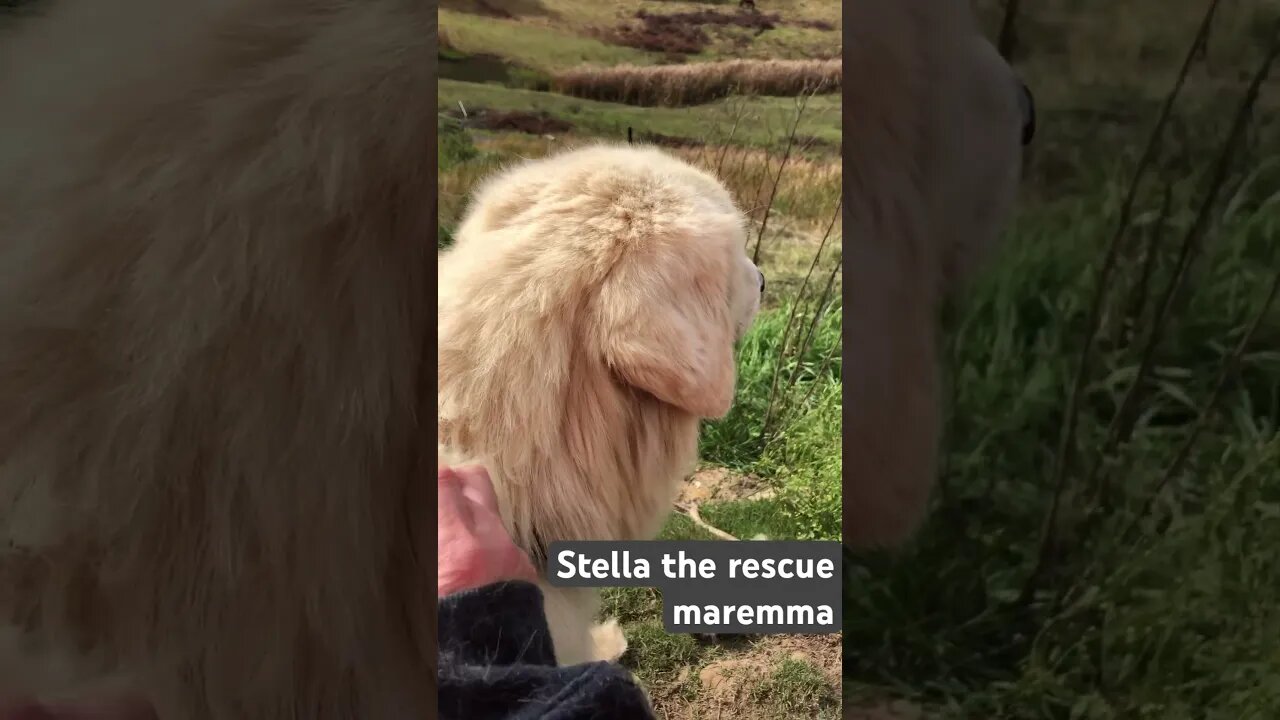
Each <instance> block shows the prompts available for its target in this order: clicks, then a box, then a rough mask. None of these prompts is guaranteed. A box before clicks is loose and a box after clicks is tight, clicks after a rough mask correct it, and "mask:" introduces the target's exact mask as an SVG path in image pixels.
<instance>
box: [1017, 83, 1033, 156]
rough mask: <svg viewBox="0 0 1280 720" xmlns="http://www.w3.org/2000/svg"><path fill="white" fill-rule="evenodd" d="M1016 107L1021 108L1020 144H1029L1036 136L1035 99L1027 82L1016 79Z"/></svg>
mask: <svg viewBox="0 0 1280 720" xmlns="http://www.w3.org/2000/svg"><path fill="white" fill-rule="evenodd" d="M1018 107H1020V108H1021V109H1022V144H1023V145H1024V146H1026V145H1030V144H1031V140H1032V139H1033V138H1035V136H1036V99H1035V97H1034V96H1033V95H1032V94H1031V88H1029V87H1027V84H1026V83H1024V82H1022V81H1021V80H1019V81H1018Z"/></svg>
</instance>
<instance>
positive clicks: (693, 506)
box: [675, 503, 738, 540]
mask: <svg viewBox="0 0 1280 720" xmlns="http://www.w3.org/2000/svg"><path fill="white" fill-rule="evenodd" d="M675 509H676V511H677V512H679V513H681V514H682V515H684V516H685V517H688V518H689V519H690V520H692V521H693V524H694V525H697V526H698V527H700V528H702V529H703V530H706V531H707V532H709V533H711V534H712V535H715V536H716V537H718V538H720V539H721V540H737V539H738V538H736V537H734V536H732V535H730V534H729V533H727V532H725V531H723V530H721V529H720V528H718V527H716V526H714V525H712V524H711V523H709V522H707V521H706V520H703V519H702V516H701V515H699V514H698V504H697V503H689V504H688V505H681V504H680V503H676V504H675Z"/></svg>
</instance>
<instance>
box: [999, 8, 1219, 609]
mask: <svg viewBox="0 0 1280 720" xmlns="http://www.w3.org/2000/svg"><path fill="white" fill-rule="evenodd" d="M1220 3H1221V0H1210V3H1209V7H1208V9H1207V10H1206V11H1205V15H1204V18H1203V20H1201V23H1200V28H1199V29H1198V30H1197V31H1196V36H1195V39H1194V40H1193V41H1192V44H1191V48H1190V49H1189V50H1188V51H1187V54H1186V57H1185V59H1184V60H1183V63H1182V68H1181V69H1180V70H1179V72H1178V76H1177V79H1176V80H1175V81H1174V83H1173V87H1172V88H1171V89H1170V90H1169V93H1168V95H1167V96H1166V97H1165V101H1164V105H1163V107H1161V109H1160V115H1159V117H1158V118H1157V120H1156V124H1155V126H1154V127H1153V128H1152V129H1151V135H1150V136H1149V137H1148V139H1147V146H1146V148H1145V149H1144V150H1143V152H1142V155H1141V156H1140V157H1139V159H1138V165H1137V169H1136V170H1135V171H1134V175H1133V179H1132V181H1130V183H1129V190H1128V192H1127V193H1126V194H1125V198H1124V202H1123V203H1122V204H1121V206H1120V217H1119V221H1118V222H1117V223H1116V229H1115V232H1114V234H1113V235H1112V237H1111V243H1110V245H1108V247H1107V252H1106V256H1105V257H1104V259H1103V261H1102V268H1101V269H1100V270H1099V272H1098V280H1097V284H1096V286H1095V287H1094V292H1093V297H1092V299H1091V300H1090V303H1089V320H1088V325H1087V326H1086V327H1087V328H1088V330H1087V334H1086V335H1085V340H1084V347H1083V348H1082V349H1081V351H1080V362H1079V364H1078V365H1077V367H1076V374H1075V379H1074V380H1073V381H1072V384H1071V394H1070V395H1069V396H1068V397H1067V407H1066V413H1065V417H1064V419H1063V424H1062V434H1061V436H1060V438H1059V442H1058V453H1057V455H1056V457H1055V461H1054V467H1053V481H1052V484H1053V500H1052V502H1051V504H1050V507H1049V514H1048V516H1047V518H1046V520H1045V524H1044V529H1043V531H1042V533H1041V538H1040V549H1039V551H1038V553H1037V558H1036V563H1035V565H1034V566H1033V567H1032V570H1031V574H1030V575H1029V576H1028V577H1027V581H1026V583H1025V584H1024V585H1023V587H1022V593H1021V594H1020V596H1019V598H1018V601H1017V604H1018V605H1020V606H1024V607H1025V606H1026V605H1028V604H1030V602H1031V601H1032V599H1033V598H1034V596H1035V592H1036V590H1037V589H1038V586H1039V583H1040V580H1041V577H1042V575H1043V574H1044V571H1045V569H1046V564H1047V563H1048V560H1049V555H1050V553H1051V551H1052V549H1053V546H1054V544H1055V542H1056V536H1057V528H1058V516H1059V513H1060V512H1061V506H1062V499H1063V495H1064V493H1065V492H1066V486H1067V469H1068V467H1070V465H1071V461H1072V455H1074V453H1075V440H1076V427H1077V424H1078V421H1079V414H1080V400H1081V395H1083V393H1084V386H1085V381H1086V379H1087V378H1088V375H1089V355H1090V353H1092V352H1093V345H1094V341H1095V340H1096V339H1097V334H1098V331H1099V325H1100V320H1101V314H1102V308H1103V305H1104V301H1105V298H1106V292H1107V288H1108V285H1109V281H1110V279H1111V273H1112V272H1113V271H1114V270H1115V265H1116V258H1117V257H1118V255H1119V250H1120V246H1121V244H1122V242H1123V240H1124V237H1125V234H1126V232H1127V231H1128V229H1129V223H1130V219H1131V217H1132V215H1133V206H1134V203H1135V202H1136V201H1137V197H1138V189H1139V188H1140V187H1141V185H1142V180H1143V178H1144V177H1145V176H1146V173H1147V171H1148V169H1149V168H1150V166H1151V164H1152V163H1153V162H1154V160H1155V158H1156V156H1157V154H1158V152H1159V149H1160V140H1161V138H1162V137H1163V135H1164V129H1165V126H1166V125H1168V123H1169V118H1170V117H1171V116H1172V114H1173V106H1174V104H1175V102H1176V101H1177V99H1178V96H1179V95H1180V94H1181V93H1182V87H1183V85H1184V84H1185V83H1186V80H1187V75H1188V74H1189V72H1190V70H1191V65H1192V63H1193V62H1194V60H1195V55H1196V50H1197V48H1198V47H1199V46H1200V45H1201V44H1202V43H1204V41H1205V37H1206V36H1207V34H1208V30H1209V27H1210V23H1211V22H1212V20H1213V16H1214V14H1215V13H1216V12H1217V10H1218V6H1219V4H1220Z"/></svg>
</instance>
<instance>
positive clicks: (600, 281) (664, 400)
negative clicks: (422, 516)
mask: <svg viewBox="0 0 1280 720" xmlns="http://www.w3.org/2000/svg"><path fill="white" fill-rule="evenodd" d="M744 223H745V220H744V217H743V215H742V214H741V212H739V210H738V209H737V208H736V207H735V206H734V203H733V201H732V199H731V198H730V196H729V194H728V192H727V191H726V190H725V189H724V187H722V186H721V185H720V183H719V182H717V181H716V180H714V179H713V178H712V177H710V176H709V175H707V174H705V173H703V172H701V171H699V170H696V169H695V168H693V167H691V166H689V165H688V164H686V163H684V162H683V161H680V160H678V159H676V158H674V157H672V156H670V155H667V154H666V153H663V152H660V151H658V150H656V149H651V148H628V147H625V146H622V147H613V146H592V147H587V148H583V149H579V150H575V151H571V152H566V153H562V154H559V155H556V156H553V157H550V158H547V159H543V160H538V161H534V162H529V163H526V164H524V165H521V166H518V167H515V168H513V169H510V170H509V171H506V172H504V173H501V174H499V175H498V176H496V177H495V178H493V179H492V180H490V181H489V182H488V183H486V184H485V185H484V186H483V187H481V188H480V189H479V190H478V191H477V193H476V195H475V198H474V201H473V202H472V204H471V207H470V209H469V211H468V214H467V216H466V218H465V219H464V221H463V222H462V224H461V225H460V226H459V229H458V232H457V241H456V245H455V246H454V247H453V248H452V249H451V250H450V251H448V252H447V253H445V254H443V255H442V256H441V258H440V266H439V280H440V285H439V296H438V298H439V330H438V335H437V337H438V340H439V365H438V382H439V395H438V398H439V418H438V419H439V428H440V435H439V440H440V450H441V457H442V458H443V459H444V460H446V461H448V462H454V463H458V462H481V463H483V464H484V465H485V466H486V467H487V468H489V470H490V473H491V475H492V477H493V480H494V485H495V487H496V489H497V494H498V499H499V505H500V508H501V510H502V513H503V516H504V518H505V519H506V521H507V523H508V526H509V529H510V530H511V532H512V534H513V536H514V537H515V538H516V541H517V543H519V544H520V545H521V546H522V547H524V548H525V549H527V550H529V551H531V552H533V553H535V555H537V556H538V557H539V559H540V560H542V559H545V558H544V555H543V553H544V552H545V551H546V550H547V545H548V544H549V543H551V542H553V541H557V540H648V539H652V538H653V537H654V536H655V535H656V534H657V532H658V530H659V529H660V528H661V525H662V522H663V520H664V519H665V518H666V517H667V515H668V512H669V509H670V507H671V502H672V500H673V499H674V495H675V493H676V490H677V487H678V483H679V481H680V480H681V479H682V478H683V477H685V475H686V474H687V473H688V472H689V471H691V470H692V469H693V464H694V462H695V460H696V453H697V439H698V425H699V421H700V420H701V419H703V418H713V417H719V416H721V415H723V414H724V413H725V412H727V411H728V409H729V406H730V403H731V402H732V399H733V393H734V360H733V344H734V342H735V340H737V339H738V338H740V337H741V335H742V333H743V332H745V330H746V329H747V327H748V325H749V324H750V322H751V319H752V318H753V317H754V315H755V312H756V311H757V309H758V307H759V299H760V276H759V274H758V271H757V270H756V268H755V266H754V265H752V264H751V262H750V261H749V260H748V259H747V257H746V255H745V251H744V248H745V243H746V237H745V225H744ZM543 590H544V593H545V596H546V603H547V614H548V617H549V620H550V624H551V629H552V637H553V641H554V644H555V648H556V654H557V659H558V660H559V661H560V662H561V663H563V664H572V663H577V662H583V661H586V660H590V659H615V658H616V657H617V656H618V655H620V654H621V653H622V651H623V649H625V643H624V642H623V640H622V638H621V637H620V633H619V631H618V630H617V627H616V624H613V625H605V626H601V627H598V628H596V629H595V630H594V631H593V630H592V628H591V622H592V618H593V617H594V616H595V614H596V611H597V610H598V596H597V592H596V591H595V590H593V589H567V588H555V587H552V586H550V585H544V587H543Z"/></svg>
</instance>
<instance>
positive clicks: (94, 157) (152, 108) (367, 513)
mask: <svg viewBox="0 0 1280 720" xmlns="http://www.w3.org/2000/svg"><path fill="white" fill-rule="evenodd" d="M435 12H436V11H435V7H434V5H433V4H431V3H426V2H420V1H419V0H184V1H183V2H172V1H171V0H115V1H113V2H102V1H100V0H54V1H53V2H52V3H51V4H50V5H49V14H48V15H47V16H45V17H35V18H32V19H30V20H23V21H20V22H16V23H13V24H11V25H10V26H9V27H6V28H3V30H2V32H4V35H3V36H0V695H3V694H16V693H25V692H39V693H43V694H46V695H57V694H62V693H69V692H75V691H84V690H89V689H92V688H93V687H94V686H95V684H96V683H100V682H108V681H114V682H119V683H123V684H126V685H132V687H133V688H135V689H138V690H141V691H142V692H144V693H147V694H148V695H149V696H151V698H152V699H153V700H154V701H155V703H156V706H157V710H158V711H159V715H160V717H162V718H183V719H184V720H190V719H200V718H226V719H228V720H230V719H233V718H234V719H241V718H309V719H321V718H362V719H363V718H392V717H406V718H407V717H415V718H423V717H431V716H432V713H433V712H434V708H433V707H431V704H430V701H429V700H428V698H429V697H431V694H430V693H429V692H428V689H429V687H430V683H431V679H432V678H433V677H434V669H433V668H434V659H433V658H431V657H429V656H428V654H427V652H426V646H425V640H424V639H425V638H426V637H427V636H428V634H429V633H430V632H433V631H434V628H432V627H431V626H430V624H429V623H430V622H432V621H430V620H429V618H430V617H432V616H431V614H430V612H429V611H428V610H426V608H428V607H429V606H430V603H432V602H433V596H432V595H428V594H426V593H425V592H424V591H425V590H426V588H425V587H422V586H423V585H429V584H430V583H429V581H426V580H425V578H422V577H420V575H421V572H419V571H423V568H420V567H418V566H417V565H416V563H415V562H414V560H413V555H414V552H415V551H426V550H427V549H428V548H429V547H430V542H429V541H426V542H417V543H415V542H414V537H415V536H419V535H420V531H421V530H422V529H424V528H417V529H416V530H415V528H414V525H415V524H426V525H428V527H429V524H430V520H427V519H425V518H416V517H415V515H414V513H415V512H416V511H414V510H413V507H415V506H416V507H422V509H423V510H424V511H426V510H427V508H428V507H429V505H427V500H425V499H419V500H415V499H414V498H415V495H416V496H418V497H420V498H425V497H429V496H424V494H423V492H422V488H420V487H419V486H421V485H425V483H427V482H430V481H431V480H430V478H429V477H426V473H427V472H429V469H423V468H417V467H416V466H415V464H414V463H415V456H416V455H419V454H420V450H421V449H422V447H423V444H424V443H428V442H430V440H429V437H427V435H428V431H427V429H426V426H427V425H428V423H427V422H426V420H425V419H423V418H421V417H420V416H418V415H415V413H416V412H417V409H418V408H419V407H420V406H423V407H425V398H423V397H422V396H423V395H425V394H426V392H425V390H426V388H424V387H421V386H420V384H419V376H420V367H419V366H420V365H421V364H423V363H429V362H430V361H431V360H430V358H423V357H422V354H423V353H422V348H423V347H424V346H425V345H426V343H424V342H423V340H424V338H427V337H428V336H427V335H426V333H427V332H429V329H430V327H431V326H432V323H433V317H432V315H431V300H430V297H429V290H430V285H431V282H432V278H431V277H430V273H429V267H430V257H431V256H430V255H429V253H432V252H435V250H434V248H431V247H430V243H431V237H432V235H433V229H432V228H433V223H434V222H435V218H434V205H433V200H432V198H433V197H434V193H435V192H436V189H435V187H434V185H433V183H432V182H430V178H429V175H428V163H429V162H431V157H432V153H433V149H432V135H433V133H432V132H431V130H430V123H431V122H432V116H433V115H434V114H435V112H436V108H435V98H434V97H432V95H431V93H430V87H431V74H430V73H431V72H432V66H433V55H432V41H431V38H432V37H433V36H434V31H435ZM428 382H429V380H428ZM427 447H428V448H429V446H427Z"/></svg>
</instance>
